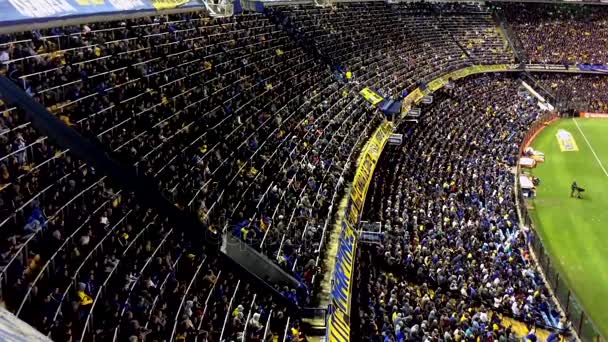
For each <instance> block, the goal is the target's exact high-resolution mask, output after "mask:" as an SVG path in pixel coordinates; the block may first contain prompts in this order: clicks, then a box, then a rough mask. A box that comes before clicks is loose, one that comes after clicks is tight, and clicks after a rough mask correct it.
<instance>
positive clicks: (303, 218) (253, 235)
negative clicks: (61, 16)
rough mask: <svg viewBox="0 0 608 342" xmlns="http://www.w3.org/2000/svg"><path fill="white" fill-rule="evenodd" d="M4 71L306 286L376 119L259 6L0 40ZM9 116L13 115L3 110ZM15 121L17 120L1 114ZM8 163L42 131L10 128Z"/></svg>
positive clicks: (183, 204) (179, 201)
mask: <svg viewBox="0 0 608 342" xmlns="http://www.w3.org/2000/svg"><path fill="white" fill-rule="evenodd" d="M5 40H8V42H4V43H3V45H2V47H3V49H4V51H6V52H7V53H8V56H9V59H8V60H7V61H5V63H4V64H3V65H4V69H5V70H4V72H5V73H6V74H7V75H8V76H9V77H10V78H11V79H13V80H14V81H15V82H16V83H18V84H19V85H21V86H22V87H23V88H24V89H25V90H26V91H27V92H28V93H30V94H31V95H32V96H33V97H34V98H35V99H36V100H38V101H39V102H41V103H42V104H44V105H45V106H46V107H47V108H49V110H50V111H51V112H52V113H54V114H56V115H57V116H59V117H60V118H61V119H62V120H63V121H64V122H65V123H66V124H67V125H70V126H72V127H73V128H75V129H77V130H78V131H79V132H80V133H81V134H82V135H83V136H85V137H87V138H89V139H92V140H93V141H96V142H99V145H100V146H102V147H103V148H105V149H107V150H108V151H109V152H112V153H114V155H115V156H117V157H119V160H121V161H122V162H124V163H125V164H129V165H133V166H135V167H136V168H137V170H138V172H139V173H140V174H141V175H146V176H149V177H153V178H155V180H156V182H157V183H158V184H159V190H160V191H162V192H163V193H164V194H165V196H166V197H167V198H170V199H171V200H172V201H174V202H175V204H176V205H177V206H178V207H180V208H183V209H185V210H189V211H192V212H196V213H198V215H199V217H200V220H201V222H202V223H203V224H205V225H206V226H207V227H208V228H209V229H210V230H212V231H214V232H218V231H219V232H222V231H231V232H233V233H234V234H236V235H238V236H240V237H242V239H243V240H245V241H247V242H248V243H250V244H251V245H252V246H254V247H255V248H257V249H259V250H261V251H263V252H264V253H266V254H267V255H268V256H269V257H270V258H272V259H273V260H276V262H277V263H278V264H280V265H281V266H282V267H284V268H285V269H286V270H288V271H289V272H292V273H293V274H294V275H297V276H298V278H299V279H300V280H301V281H303V282H305V284H306V285H307V286H311V285H312V281H313V278H314V277H315V275H316V274H317V273H318V267H317V266H318V264H319V257H320V255H321V254H320V253H321V252H322V245H323V241H322V240H323V238H324V237H325V231H326V228H327V226H328V224H327V223H328V222H327V221H328V220H327V219H328V217H329V213H330V212H331V207H332V206H333V204H334V201H333V199H335V198H336V197H337V196H339V193H340V191H341V187H342V181H341V179H342V178H343V176H344V174H345V173H346V172H348V170H349V167H350V165H351V164H350V162H349V161H350V159H351V158H352V157H354V156H355V153H354V152H355V151H356V150H357V148H358V147H359V145H360V144H361V143H362V142H363V141H365V137H366V136H367V135H368V134H369V133H370V132H371V131H372V129H373V128H375V126H376V125H377V124H378V123H379V121H380V116H379V115H377V114H375V112H374V111H373V110H370V109H367V108H366V106H362V105H361V102H362V99H360V98H359V96H358V94H357V89H358V87H357V86H356V85H354V84H350V85H349V84H344V83H342V82H337V81H336V80H335V79H334V77H333V75H332V73H331V72H330V69H329V67H328V66H326V65H324V64H322V63H319V61H318V60H316V59H315V58H314V57H313V56H312V55H309V54H306V53H305V52H304V51H303V50H302V48H300V47H298V46H297V45H296V44H295V42H293V41H292V40H291V39H290V38H289V37H288V36H287V35H286V34H285V33H284V32H282V31H281V30H280V29H279V28H277V27H276V26H275V25H274V24H273V23H271V22H270V21H269V20H268V19H267V18H265V17H264V16H263V15H261V14H246V15H240V16H235V17H231V18H214V19H212V18H209V17H205V16H204V15H203V14H202V13H199V12H195V13H187V14H180V15H171V16H158V17H146V18H141V19H133V20H127V21H123V22H103V23H92V24H88V25H85V26H83V27H82V28H73V27H66V28H55V29H52V30H48V31H34V32H32V33H31V34H23V35H22V36H19V35H15V36H12V37H5ZM9 113H10V114H9ZM7 116H10V117H11V119H13V118H15V122H14V123H12V124H13V125H15V126H18V125H19V124H21V123H22V121H23V120H22V118H21V117H22V115H20V114H19V113H18V109H15V111H14V112H13V111H9V112H7ZM7 138H8V139H9V140H13V139H14V143H12V144H10V143H7V144H6V146H8V147H7V148H8V151H7V153H12V154H13V155H14V157H15V159H18V157H19V156H20V153H21V152H19V151H21V150H20V149H25V152H26V153H28V151H29V150H30V149H32V148H33V146H38V145H40V144H41V143H40V140H41V139H43V137H41V136H40V135H38V134H37V133H36V132H35V131H34V130H31V129H30V128H29V127H24V128H23V129H20V130H19V131H17V132H15V137H14V138H13V137H9V136H7Z"/></svg>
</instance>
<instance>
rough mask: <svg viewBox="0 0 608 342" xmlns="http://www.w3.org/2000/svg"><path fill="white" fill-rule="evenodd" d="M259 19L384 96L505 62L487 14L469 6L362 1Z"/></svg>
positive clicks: (277, 10) (274, 10) (278, 11)
mask: <svg viewBox="0 0 608 342" xmlns="http://www.w3.org/2000/svg"><path fill="white" fill-rule="evenodd" d="M267 12H268V13H269V14H270V15H271V16H272V17H273V18H275V20H276V21H277V22H279V23H280V24H281V26H282V27H284V28H285V29H286V30H287V31H288V32H289V33H290V34H291V36H292V37H294V39H296V40H297V41H299V42H301V44H303V45H305V46H308V47H309V50H311V51H315V52H316V53H317V54H319V55H323V56H325V57H326V58H327V59H328V63H331V64H332V65H333V66H334V67H335V68H337V69H338V70H341V71H343V72H344V73H348V72H350V73H351V74H352V75H354V77H356V79H357V81H358V82H360V83H362V84H365V85H367V86H370V87H375V88H376V89H378V91H379V92H380V93H381V94H383V95H384V96H385V97H391V96H392V97H400V96H401V95H402V94H403V91H404V90H411V89H413V88H414V87H415V86H416V84H417V82H419V81H421V80H423V79H426V80H430V79H432V78H434V77H435V76H437V75H441V74H445V73H447V72H448V71H451V70H455V69H458V68H461V67H463V66H466V65H470V64H472V63H473V62H475V63H482V64H486V63H488V64H494V63H497V62H506V61H511V60H513V55H512V53H511V51H510V50H509V49H508V47H507V45H505V40H504V39H503V37H502V36H501V34H500V33H499V31H498V28H497V26H496V24H495V23H494V22H493V21H492V19H491V16H490V15H489V14H488V12H487V9H486V8H484V7H479V6H475V5H472V6H469V5H462V4H456V5H454V4H430V3H422V2H417V3H398V4H386V3H382V2H368V3H348V4H346V3H340V4H335V6H333V7H331V8H319V7H313V6H309V5H302V6H285V7H270V8H268V9H267ZM385 79H386V81H384V82H381V81H382V80H385Z"/></svg>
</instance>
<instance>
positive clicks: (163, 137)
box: [0, 2, 599, 341]
mask: <svg viewBox="0 0 608 342" xmlns="http://www.w3.org/2000/svg"><path fill="white" fill-rule="evenodd" d="M515 11H516V10H515V9H513V10H512V12H510V13H514V12H515ZM527 16H528V17H530V19H529V20H531V21H532V20H535V19H534V18H535V16H534V15H533V14H529V15H527ZM514 22H516V23H517V20H514ZM522 25H523V24H522ZM514 28H515V30H516V31H517V32H518V34H524V33H519V32H526V31H523V29H522V28H521V27H519V26H518V25H517V24H516V25H514ZM541 51H544V50H541ZM541 54H542V53H539V56H540V55H541ZM0 57H1V58H0V62H1V64H0V74H2V75H5V76H6V77H8V78H9V79H10V80H12V81H13V82H14V83H15V84H17V85H18V86H19V87H21V89H22V90H23V91H25V93H27V94H28V95H29V96H30V97H31V98H32V99H34V100H35V101H37V102H38V103H40V104H42V105H43V106H44V107H46V108H47V109H48V111H49V112H50V113H51V114H53V115H54V116H55V117H57V118H59V119H60V120H61V121H62V122H63V124H64V125H65V126H66V127H69V128H71V129H73V130H75V131H76V132H78V133H79V134H80V135H81V137H82V138H83V139H84V140H83V141H85V140H86V141H88V142H92V143H93V146H94V147H95V148H97V149H99V150H100V151H102V152H103V153H105V155H107V156H109V157H112V158H114V159H113V160H114V161H115V162H116V163H117V165H121V166H125V169H127V170H131V169H132V170H134V174H135V175H136V176H138V177H140V178H142V179H146V180H151V181H152V182H154V184H155V187H154V189H148V190H149V191H151V192H158V193H159V197H161V196H162V197H163V198H164V199H166V200H168V202H169V204H170V206H171V208H172V209H174V210H178V211H177V212H178V213H180V214H183V215H184V216H187V215H192V216H195V217H196V219H197V220H196V224H197V225H196V226H195V227H194V228H197V229H198V228H200V230H201V231H202V232H200V231H199V233H200V234H201V235H205V236H206V237H209V236H211V237H213V238H216V237H217V236H218V235H221V234H233V235H234V236H236V237H238V238H239V239H241V240H242V241H243V242H245V243H246V244H247V245H249V246H250V247H251V248H253V249H254V250H256V251H258V252H260V253H262V254H263V255H265V256H267V257H268V259H270V260H271V261H272V262H274V263H276V264H277V265H278V266H279V267H280V268H281V269H282V270H283V271H285V272H286V273H288V274H289V275H291V276H293V277H295V278H296V279H297V280H298V282H299V284H300V285H299V286H297V287H290V286H286V285H285V284H267V283H266V282H265V279H258V278H255V277H254V276H253V275H251V274H249V272H247V271H246V270H242V269H239V267H238V265H235V264H233V263H231V261H230V260H228V259H227V258H225V257H223V256H222V255H221V253H218V251H217V250H216V249H217V246H216V245H213V243H210V244H209V243H204V241H202V240H203V237H202V236H200V237H198V238H193V235H192V231H191V230H188V229H187V228H184V227H183V225H182V223H183V222H181V221H179V220H176V219H175V217H174V216H172V215H169V214H167V213H166V212H165V210H163V208H164V207H163V206H162V205H160V204H159V206H158V207H157V206H155V205H151V204H150V201H152V200H150V201H145V200H142V198H141V197H142V195H141V194H139V193H137V191H136V190H133V189H131V188H129V187H128V186H126V185H125V184H121V182H120V181H119V180H117V179H113V178H112V177H110V176H109V173H108V170H105V169H103V168H99V167H95V166H93V165H92V164H91V163H89V162H87V161H85V160H83V158H80V157H78V156H77V155H76V154H75V152H74V151H71V149H69V148H65V146H64V147H60V146H63V145H62V144H60V143H58V141H56V138H57V137H52V136H50V135H48V136H47V134H43V133H41V131H40V129H37V128H35V125H34V124H33V123H32V121H30V119H28V115H26V112H25V111H24V109H23V108H21V107H20V106H18V105H14V104H11V101H9V100H10V99H2V101H1V102H0V112H2V116H1V117H0V144H2V146H4V148H3V152H1V155H0V177H1V182H0V183H1V185H0V200H1V202H0V229H2V231H3V232H4V234H3V235H2V242H3V247H2V249H1V250H0V258H1V260H0V261H1V263H2V269H1V271H0V277H1V278H0V287H1V290H2V291H1V298H2V301H3V302H4V303H5V305H6V307H7V309H8V310H10V311H11V312H13V313H14V314H15V315H17V316H18V317H19V318H21V319H23V320H24V321H26V322H28V323H30V324H31V325H32V326H34V327H35V328H36V329H38V330H39V331H41V332H42V333H43V334H45V335H48V336H50V337H51V338H52V339H53V340H55V341H69V340H72V339H75V340H104V341H106V340H107V341H110V340H112V341H115V340H120V341H122V340H128V341H143V340H146V341H172V340H180V341H224V340H231V341H243V340H244V341H270V340H273V338H277V339H278V340H281V341H292V340H293V341H300V337H301V336H300V333H302V331H303V329H302V321H301V319H300V318H301V317H300V313H299V312H296V310H294V308H296V307H297V308H303V307H307V306H311V305H316V304H317V303H316V302H315V295H316V294H318V293H319V288H318V287H319V279H320V278H321V277H329V276H331V273H332V271H333V270H328V269H323V267H322V265H323V264H322V263H320V260H321V259H322V258H323V257H324V256H325V250H326V243H327V236H328V235H329V233H330V232H329V230H330V227H332V226H333V214H334V212H335V210H336V208H337V206H338V202H339V201H340V199H341V198H342V196H343V194H344V193H345V191H346V185H347V183H348V182H349V181H350V180H351V179H353V175H354V171H355V166H356V165H357V163H356V160H357V157H358V154H359V152H360V151H361V149H362V147H363V146H364V144H365V143H366V142H367V141H368V140H369V138H370V137H371V136H372V134H373V133H374V131H375V130H376V128H378V127H379V126H381V124H382V122H383V120H384V119H385V116H384V114H382V113H381V112H380V111H379V110H378V109H376V108H375V107H373V106H369V104H368V103H367V102H366V101H365V100H364V99H363V97H361V96H360V94H359V92H360V91H361V90H362V89H364V88H365V87H370V88H372V89H374V90H375V91H377V92H378V93H380V94H381V95H382V96H384V97H386V98H391V99H395V100H397V99H401V98H402V97H403V96H405V95H406V94H408V93H409V92H411V91H413V90H414V89H416V88H418V87H424V86H425V85H426V83H427V82H428V81H430V80H432V79H434V78H436V77H438V76H441V75H444V74H446V73H448V72H450V71H454V70H457V69H460V68H463V67H466V66H471V65H486V64H499V63H513V62H514V55H513V52H512V50H511V48H510V47H509V45H508V43H507V40H506V39H505V37H504V32H502V31H501V29H500V28H499V27H498V26H497V24H496V23H495V22H494V19H493V16H492V13H491V12H490V10H489V9H488V8H486V7H484V6H479V5H464V4H428V3H399V4H387V3H383V2H361V3H339V4H335V6H333V7H324V8H321V7H313V6H309V5H293V6H282V5H281V6H273V7H267V8H266V9H265V13H244V14H240V15H236V16H232V17H226V18H212V17H210V16H208V15H207V14H206V13H205V12H204V11H192V12H184V13H179V14H167V15H160V14H159V15H154V16H145V17H141V18H132V19H123V20H111V21H104V22H91V23H87V24H86V25H81V26H66V27H54V28H49V29H40V30H33V31H28V32H20V33H13V34H10V35H2V36H0ZM535 58H541V57H535ZM560 58H561V57H560ZM591 61H595V60H591ZM541 81H542V78H541ZM559 82H560V83H559V84H560V86H559V87H561V84H562V81H561V80H560V81H559ZM566 82H571V80H570V79H568V80H567V81H563V83H564V84H567V83H566ZM553 88H555V87H553ZM517 89H518V88H517V84H516V82H515V81H514V80H512V79H510V78H506V77H503V76H500V77H496V78H493V77H485V76H484V77H478V78H475V79H473V80H466V81H460V82H459V83H457V87H455V88H454V89H451V90H450V89H448V90H442V91H440V92H439V93H438V94H437V95H436V99H435V101H434V103H433V104H432V105H430V106H429V107H428V108H426V109H427V110H426V113H425V116H424V118H423V119H422V121H421V123H420V124H419V125H414V124H408V123H405V124H402V125H400V126H399V128H398V129H397V130H398V131H399V132H400V133H404V136H405V137H406V138H405V141H406V146H405V147H404V148H403V151H405V152H406V153H404V152H403V151H402V149H397V148H388V152H387V153H385V155H383V157H382V158H381V159H380V162H379V166H378V167H379V170H378V172H376V173H375V177H374V181H373V183H372V188H371V189H370V192H369V196H368V197H369V198H368V201H369V202H368V204H367V205H366V208H367V217H368V218H369V219H370V220H372V221H374V220H375V221H382V222H385V223H386V228H387V229H388V232H389V235H388V236H389V237H390V240H389V242H388V243H387V244H386V245H385V249H378V250H375V249H373V248H372V249H369V248H364V249H363V250H361V251H360V255H359V258H360V265H359V267H358V268H357V270H355V271H356V272H355V274H356V280H357V281H356V283H357V288H358V293H357V296H356V297H353V299H354V300H355V301H356V303H357V306H358V310H357V311H358V312H356V313H355V312H353V313H354V314H355V318H354V319H355V322H357V321H356V320H357V319H358V320H359V321H358V322H360V329H359V324H357V323H352V321H351V324H353V327H354V326H355V325H357V329H358V330H357V331H354V335H353V337H352V340H353V341H354V340H359V339H361V340H370V339H371V340H375V339H377V337H379V336H381V335H384V336H385V337H388V338H389V339H391V338H397V339H398V338H399V336H401V334H406V335H409V336H410V337H412V339H423V337H433V338H441V337H442V336H446V338H448V337H447V336H448V335H449V339H451V338H454V339H456V338H457V336H458V335H461V336H462V335H463V334H464V335H466V336H467V337H470V336H476V337H477V336H481V334H482V332H484V333H487V332H489V330H491V331H492V332H493V334H494V335H493V336H494V337H495V338H499V337H501V336H502V337H511V335H513V334H512V333H511V331H509V330H508V329H505V328H503V327H500V326H498V327H497V328H494V324H495V323H497V320H498V318H499V317H500V316H499V315H503V314H505V315H508V316H510V317H514V318H516V319H520V320H522V321H524V322H532V323H535V324H538V323H542V324H544V325H547V326H558V325H560V324H561V323H560V322H559V320H560V318H559V317H558V316H556V313H555V310H554V308H553V304H551V302H550V300H549V299H548V298H547V296H548V295H547V292H546V290H545V288H544V285H543V282H542V280H540V278H539V277H538V274H537V272H536V270H535V269H534V265H533V264H532V262H531V261H530V260H529V258H528V255H527V249H526V248H527V247H526V236H525V235H524V234H523V233H521V232H520V231H519V227H518V223H517V218H516V217H515V212H514V204H513V198H512V192H511V191H510V190H511V189H512V187H513V184H512V179H511V178H512V177H511V176H512V175H511V173H510V172H509V167H511V166H513V165H514V163H515V158H516V157H517V155H516V153H517V148H518V143H519V142H520V140H521V139H522V137H521V135H520V132H523V131H522V130H520V128H521V127H523V126H525V125H527V124H529V123H530V122H532V121H533V120H534V119H535V117H536V115H537V114H538V111H537V110H536V109H533V107H532V105H531V103H530V102H529V101H528V100H527V98H526V95H524V94H523V93H521V92H518V90H517ZM597 103H599V102H597V101H596V102H594V105H595V104H597ZM482 119H483V120H484V123H487V124H486V125H481V124H479V123H480V122H481V121H482ZM496 131H500V132H501V134H499V135H495V134H494V133H493V132H496ZM457 137H460V138H461V139H460V141H459V144H448V143H447V142H448V141H450V140H454V139H456V138H457ZM471 139H473V140H471ZM490 153H492V154H493V155H494V156H495V158H490V157H488V156H489V154H490ZM458 156H459V157H458ZM395 165H396V169H394V172H389V170H393V167H394V166H395ZM470 169H475V170H477V172H478V173H469V172H468V171H469V170H470ZM442 170H443V171H442ZM428 181H430V183H428ZM145 184H148V183H145ZM465 189H468V190H465ZM473 206H474V207H476V209H473V208H472V207H473ZM159 207H160V208H159ZM482 208H483V209H482ZM433 214H437V215H436V218H441V220H439V221H434V220H433V219H432V217H435V216H433ZM456 224H462V226H464V227H467V228H468V229H462V230H461V229H457V228H458V227H457V226H456ZM188 228H190V229H194V228H192V227H188ZM214 242H217V241H214ZM431 248H433V252H432V251H431ZM439 251H440V252H439ZM404 265H405V266H406V271H405V272H402V271H398V269H399V268H403V266H404ZM439 265H441V266H439ZM450 265H451V266H450ZM398 266H401V267H398ZM439 268H441V269H442V270H439ZM447 274H455V276H448V275H447ZM269 285H270V286H269ZM393 316H395V317H393ZM457 325H458V327H459V329H460V330H458V331H456V330H455V326H457ZM489 327H491V329H490V328H489ZM560 327H561V326H560ZM484 329H486V330H484ZM302 338H303V337H302Z"/></svg>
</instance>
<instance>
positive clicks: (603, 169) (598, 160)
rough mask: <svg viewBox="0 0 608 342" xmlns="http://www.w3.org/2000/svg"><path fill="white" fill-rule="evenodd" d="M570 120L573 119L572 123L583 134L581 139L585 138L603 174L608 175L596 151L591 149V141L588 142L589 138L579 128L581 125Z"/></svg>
mask: <svg viewBox="0 0 608 342" xmlns="http://www.w3.org/2000/svg"><path fill="white" fill-rule="evenodd" d="M572 121H574V125H576V128H578V131H579V132H581V135H582V136H583V139H585V142H586V143H587V146H589V149H590V150H591V153H593V156H594V157H595V160H597V163H598V164H600V167H601V168H602V171H604V174H605V175H606V176H607V177H608V172H606V168H604V164H602V161H601V160H600V158H599V157H598V156H597V153H595V150H594V149H593V146H591V143H590V142H589V140H588V139H587V136H586V135H585V133H584V132H583V130H582V129H581V126H579V125H578V122H576V120H575V119H572Z"/></svg>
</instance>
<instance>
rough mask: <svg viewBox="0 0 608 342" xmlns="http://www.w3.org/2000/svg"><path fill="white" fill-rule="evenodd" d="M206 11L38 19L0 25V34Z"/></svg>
mask: <svg viewBox="0 0 608 342" xmlns="http://www.w3.org/2000/svg"><path fill="white" fill-rule="evenodd" d="M201 10H204V11H206V8H205V6H204V5H201V6H191V7H180V8H172V9H163V10H154V9H149V10H140V11H124V12H108V13H102V14H91V15H74V16H68V17H58V18H56V19H49V18H46V17H45V18H38V19H34V21H33V22H32V21H31V20H22V21H15V22H9V23H6V22H5V23H0V34H7V33H13V32H23V31H31V30H39V29H46V28H51V27H60V26H72V25H73V26H76V25H82V24H86V23H91V22H103V21H116V20H123V19H130V18H140V17H147V16H153V15H166V14H175V13H186V12H192V11H201Z"/></svg>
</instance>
